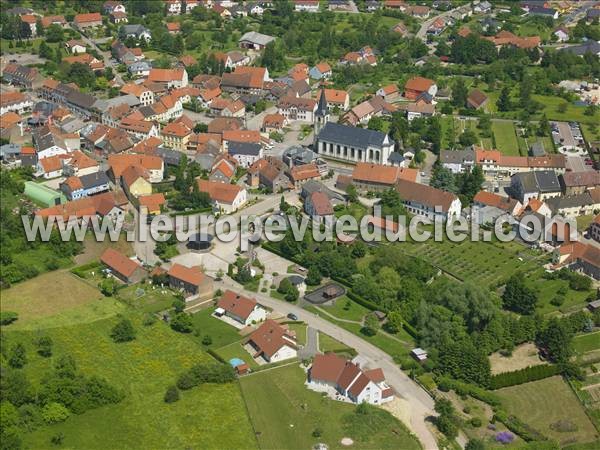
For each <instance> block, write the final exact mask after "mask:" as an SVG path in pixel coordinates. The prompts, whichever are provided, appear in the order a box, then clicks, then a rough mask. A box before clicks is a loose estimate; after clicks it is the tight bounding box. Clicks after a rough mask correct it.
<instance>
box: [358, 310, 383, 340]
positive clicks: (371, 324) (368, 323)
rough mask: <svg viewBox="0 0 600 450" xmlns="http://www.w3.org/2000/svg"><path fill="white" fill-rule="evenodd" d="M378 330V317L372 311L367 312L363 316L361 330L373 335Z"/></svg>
mask: <svg viewBox="0 0 600 450" xmlns="http://www.w3.org/2000/svg"><path fill="white" fill-rule="evenodd" d="M378 330H379V319H377V316H376V315H375V314H373V313H371V314H367V315H366V317H365V323H364V325H363V328H362V331H363V333H364V334H366V335H367V336H375V335H376V334H377V331H378Z"/></svg>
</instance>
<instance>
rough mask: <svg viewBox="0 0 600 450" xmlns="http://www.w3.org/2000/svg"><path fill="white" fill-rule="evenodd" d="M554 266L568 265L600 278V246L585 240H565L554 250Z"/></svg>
mask: <svg viewBox="0 0 600 450" xmlns="http://www.w3.org/2000/svg"><path fill="white" fill-rule="evenodd" d="M553 263H554V267H555V268H557V269H559V268H562V267H568V268H569V269H571V270H574V271H576V272H581V273H584V274H585V275H587V276H589V277H591V278H593V279H595V280H600V248H598V247H596V246H595V245H592V244H584V243H583V242H565V243H564V244H563V245H561V246H560V247H559V248H557V249H556V250H555V251H554V255H553Z"/></svg>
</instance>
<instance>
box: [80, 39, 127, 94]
mask: <svg viewBox="0 0 600 450" xmlns="http://www.w3.org/2000/svg"><path fill="white" fill-rule="evenodd" d="M81 39H82V40H83V41H84V42H85V43H86V44H87V45H89V46H90V47H92V48H93V49H94V50H96V51H97V52H98V53H99V54H100V55H102V59H103V60H104V67H110V68H112V70H113V74H114V76H115V80H116V81H117V83H119V84H121V85H123V84H125V82H124V81H123V77H121V74H120V73H118V72H117V65H118V64H115V63H113V59H112V55H111V53H110V52H105V51H102V50H100V48H99V47H98V46H97V45H96V43H95V42H94V41H93V40H92V39H90V38H89V37H87V36H86V35H85V34H83V33H81Z"/></svg>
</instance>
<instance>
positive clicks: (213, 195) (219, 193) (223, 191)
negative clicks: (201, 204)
mask: <svg viewBox="0 0 600 450" xmlns="http://www.w3.org/2000/svg"><path fill="white" fill-rule="evenodd" d="M198 189H199V191H200V192H206V193H207V194H208V196H209V197H210V199H211V200H213V201H218V202H220V203H227V204H232V203H233V202H234V200H235V199H236V197H237V196H238V195H239V193H240V192H241V191H242V188H241V187H240V186H238V185H236V184H229V183H219V182H217V181H210V180H202V179H198Z"/></svg>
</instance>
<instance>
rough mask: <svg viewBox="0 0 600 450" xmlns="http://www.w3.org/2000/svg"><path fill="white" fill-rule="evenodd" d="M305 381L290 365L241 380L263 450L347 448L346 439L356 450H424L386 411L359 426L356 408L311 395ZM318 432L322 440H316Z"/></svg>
mask: <svg viewBox="0 0 600 450" xmlns="http://www.w3.org/2000/svg"><path fill="white" fill-rule="evenodd" d="M305 377H306V375H305V373H304V371H303V370H302V369H301V368H300V367H298V366H297V365H289V366H285V367H281V368H277V369H274V370H268V371H265V372H259V373H256V374H253V375H249V376H246V377H243V378H241V379H240V384H241V387H242V392H243V396H244V399H245V401H246V405H247V408H248V411H249V413H250V417H251V418H252V423H253V426H254V429H255V431H256V435H257V439H258V443H259V446H260V448H263V449H280V448H297V449H308V448H312V447H313V445H315V444H316V443H318V442H322V443H325V444H326V445H327V446H328V447H329V448H331V449H334V448H342V445H341V444H340V441H341V439H342V438H344V437H350V438H352V439H353V440H354V445H353V446H352V448H356V449H359V448H362V449H375V448H377V449H403V450H411V449H418V448H420V445H419V443H418V442H417V440H416V439H415V438H414V437H413V436H412V435H410V434H409V432H408V430H407V429H406V428H405V427H404V425H403V424H402V423H400V422H399V421H398V420H397V419H395V418H394V417H393V416H391V415H390V414H389V413H388V412H387V411H383V410H380V409H376V410H375V411H374V412H371V413H369V414H368V415H364V416H360V420H358V416H357V415H356V413H355V407H354V406H353V405H350V404H347V403H341V402H336V401H333V400H330V399H328V398H326V397H324V396H322V395H321V394H319V393H317V392H313V391H311V390H309V389H307V388H306V386H305V385H304V381H305ZM316 429H319V430H320V432H321V433H320V436H319V437H313V432H314V431H315V430H316Z"/></svg>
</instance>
